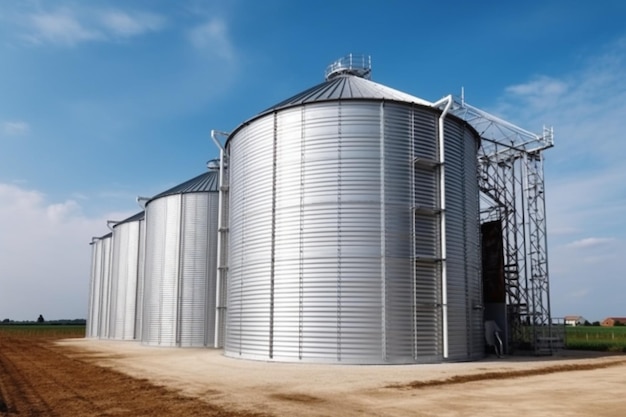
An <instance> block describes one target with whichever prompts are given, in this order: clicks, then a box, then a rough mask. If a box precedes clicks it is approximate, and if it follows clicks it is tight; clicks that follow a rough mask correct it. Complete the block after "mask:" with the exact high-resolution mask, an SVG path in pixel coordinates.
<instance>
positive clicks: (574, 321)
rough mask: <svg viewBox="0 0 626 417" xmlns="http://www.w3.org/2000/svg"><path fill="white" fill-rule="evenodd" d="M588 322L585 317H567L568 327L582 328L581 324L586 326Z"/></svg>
mask: <svg viewBox="0 0 626 417" xmlns="http://www.w3.org/2000/svg"><path fill="white" fill-rule="evenodd" d="M586 321H587V320H585V318H584V317H583V316H565V325H566V326H580V325H581V324H585V322H586Z"/></svg>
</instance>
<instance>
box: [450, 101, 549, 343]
mask: <svg viewBox="0 0 626 417" xmlns="http://www.w3.org/2000/svg"><path fill="white" fill-rule="evenodd" d="M450 112H451V113H452V114H454V115H456V116H458V117H460V118H462V119H463V120H465V121H467V122H468V123H469V124H470V125H472V126H473V127H474V128H475V129H476V130H477V131H478V133H479V134H480V135H481V138H482V144H481V147H480V150H479V153H478V162H479V163H478V165H479V172H478V177H479V186H480V190H481V222H486V221H491V220H500V222H501V224H502V234H503V249H504V279H505V289H506V304H507V316H508V322H509V323H508V325H509V340H508V343H509V348H510V349H516V348H524V347H525V348H530V349H532V350H534V351H535V352H536V353H552V349H553V345H554V344H553V341H554V339H553V338H552V336H553V329H552V320H551V315H550V288H549V277H548V252H547V236H546V214H545V188H544V175H543V155H542V152H543V151H544V150H546V149H548V148H551V147H552V146H553V131H552V129H551V128H550V129H546V128H544V129H543V133H542V134H541V135H536V134H533V133H531V132H528V131H526V130H524V129H522V128H519V127H517V126H515V125H513V124H511V123H509V122H506V121H504V120H502V119H500V118H498V117H496V116H493V115H491V114H489V113H487V112H484V111H482V110H480V109H477V108H475V107H472V106H470V105H468V104H467V103H465V102H464V100H463V99H460V100H459V99H456V98H454V99H453V105H452V107H451V109H450ZM546 341H547V343H545V342H546Z"/></svg>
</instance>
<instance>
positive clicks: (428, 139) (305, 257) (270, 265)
mask: <svg viewBox="0 0 626 417" xmlns="http://www.w3.org/2000/svg"><path fill="white" fill-rule="evenodd" d="M368 75H369V66H368V65H364V66H358V65H355V66H350V67H345V66H343V65H341V63H339V65H336V66H334V67H333V68H331V71H330V73H329V76H328V79H327V80H326V81H325V82H324V83H322V84H320V85H317V86H315V87H313V88H311V89H309V90H306V91H304V92H303V93H301V94H298V95H296V96H294V97H292V98H290V99H288V100H285V101H283V102H281V103H279V104H278V105H276V106H274V107H272V108H270V109H268V110H266V111H264V112H262V113H260V114H259V115H257V116H256V117H254V118H252V119H250V120H248V121H247V122H245V123H243V124H242V125H241V126H240V127H238V128H237V129H236V130H235V131H234V132H233V133H232V134H231V135H230V136H229V137H228V140H227V142H226V151H227V153H228V154H229V163H228V170H229V172H228V175H229V178H230V183H229V199H230V201H229V204H230V212H229V225H228V226H229V242H230V243H229V256H228V291H227V320H226V335H225V346H224V348H225V354H226V355H227V356H232V357H242V358H250V359H261V360H274V361H306V362H316V361H322V362H331V363H368V364H377V363H420V362H440V361H444V360H468V359H472V358H478V357H481V356H482V355H483V353H484V347H483V336H482V312H481V310H479V308H480V303H481V291H480V289H481V283H480V276H479V260H480V259H479V253H478V247H479V246H478V245H479V242H478V189H477V178H476V151H477V148H478V144H479V136H478V134H477V133H476V131H475V130H474V129H473V128H472V127H470V126H469V125H468V124H466V123H465V122H463V121H462V120H460V119H458V118H456V117H454V116H450V115H445V114H444V113H443V112H442V110H440V109H438V108H436V107H435V106H433V105H432V103H429V102H427V101H425V100H422V99H419V98H416V97H413V96H410V95H408V94H405V93H402V92H400V91H397V90H393V89H391V88H388V87H386V86H383V85H381V84H377V83H374V82H372V81H370V80H369V79H368ZM440 122H441V123H442V126H443V133H444V134H443V135H439V134H440ZM444 155H445V159H444ZM443 166H445V167H446V171H445V175H444V171H443ZM442 194H443V195H444V196H445V198H442ZM442 232H443V236H442Z"/></svg>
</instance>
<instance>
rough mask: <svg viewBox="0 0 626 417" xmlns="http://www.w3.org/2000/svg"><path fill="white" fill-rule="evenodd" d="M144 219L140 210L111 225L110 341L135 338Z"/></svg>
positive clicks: (139, 305)
mask: <svg viewBox="0 0 626 417" xmlns="http://www.w3.org/2000/svg"><path fill="white" fill-rule="evenodd" d="M144 218H145V215H144V212H143V211H142V212H140V213H137V214H135V215H133V216H131V217H129V218H127V219H125V220H123V221H121V222H118V223H115V225H114V226H113V241H112V243H113V246H112V250H111V251H112V254H111V308H110V314H111V317H110V320H109V327H110V328H109V337H110V338H112V339H120V340H133V339H137V338H139V336H138V334H137V333H138V329H137V328H136V322H137V311H138V310H139V309H140V308H141V286H142V282H143V279H142V277H143V256H142V255H143V245H144V242H143V240H144V234H145V226H144ZM138 290H139V291H138Z"/></svg>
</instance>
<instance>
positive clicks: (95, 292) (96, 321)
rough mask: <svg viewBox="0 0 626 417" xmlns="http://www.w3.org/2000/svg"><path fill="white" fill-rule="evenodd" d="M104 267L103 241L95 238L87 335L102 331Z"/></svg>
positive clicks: (94, 334)
mask: <svg viewBox="0 0 626 417" xmlns="http://www.w3.org/2000/svg"><path fill="white" fill-rule="evenodd" d="M101 269H102V242H101V241H100V239H94V240H92V242H91V280H90V283H89V306H88V310H87V326H86V329H85V336H86V337H89V338H93V337H98V336H99V333H100V309H101V305H102V297H101V296H100V285H101V284H100V279H101V274H102V272H101Z"/></svg>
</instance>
